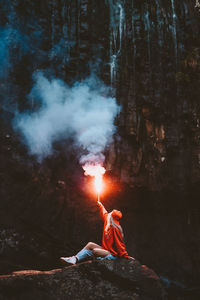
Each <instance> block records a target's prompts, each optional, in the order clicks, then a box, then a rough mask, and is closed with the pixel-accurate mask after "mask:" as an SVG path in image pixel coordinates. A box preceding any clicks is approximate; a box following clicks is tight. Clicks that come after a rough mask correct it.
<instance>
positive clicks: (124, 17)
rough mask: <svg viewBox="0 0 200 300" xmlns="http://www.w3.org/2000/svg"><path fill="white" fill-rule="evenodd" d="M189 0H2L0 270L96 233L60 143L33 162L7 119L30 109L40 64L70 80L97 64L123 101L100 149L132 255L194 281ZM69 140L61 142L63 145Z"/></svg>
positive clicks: (194, 95) (194, 91) (44, 258)
mask: <svg viewBox="0 0 200 300" xmlns="http://www.w3.org/2000/svg"><path fill="white" fill-rule="evenodd" d="M195 3H196V2H195V1H193V0H184V1H178V0H167V1H164V0H154V1H150V0H146V1H139V0H136V1H132V0H129V1H122V0H121V1H120V0H106V1H94V0H76V1H71V0H67V1H64V0H55V1H54V0H52V1H46V0H44V1H38V0H37V1H29V0H27V1H22V0H14V1H8V0H2V1H1V2H0V16H1V18H0V38H1V41H2V43H1V47H0V58H1V70H0V79H1V83H0V95H1V116H2V118H1V127H0V134H1V143H0V160H1V170H0V179H1V180H0V182H1V202H0V219H1V223H0V240H1V245H0V247H1V248H0V267H1V269H0V271H1V273H8V272H11V271H13V270H19V269H24V268H31V267H35V266H36V267H37V268H38V269H50V268H52V267H56V266H57V257H59V256H61V255H65V254H66V255H68V254H69V255H71V254H73V253H74V252H75V251H78V250H79V249H80V248H81V247H82V246H83V245H84V244H85V243H86V242H88V241H89V240H91V241H95V242H99V243H100V239H101V223H100V221H99V219H98V212H97V208H96V205H95V203H94V201H93V199H92V197H91V195H88V194H87V193H85V191H84V186H85V185H86V184H87V182H85V181H84V179H83V173H82V170H81V167H80V165H79V164H78V161H77V156H76V153H75V152H74V149H69V147H68V145H67V143H68V141H67V142H66V141H62V142H61V143H57V144H55V145H54V147H55V153H56V154H55V155H54V156H52V157H48V158H47V159H46V160H45V161H44V162H43V163H41V164H39V163H37V162H36V160H35V158H34V157H33V156H30V155H29V154H28V152H27V148H26V147H25V145H23V142H22V140H21V136H20V135H19V134H17V133H16V132H15V131H14V130H13V127H12V120H13V117H14V114H15V112H16V111H17V110H18V111H25V110H27V109H29V110H32V111H34V110H36V109H37V103H34V101H30V99H28V98H27V95H28V94H29V93H30V90H31V88H32V85H33V80H32V75H33V73H34V72H35V71H37V70H43V71H44V72H45V74H46V75H47V76H49V77H56V78H61V79H63V80H64V81H65V82H67V83H68V84H73V83H74V82H75V81H81V80H83V79H84V78H85V77H86V76H87V75H89V74H90V73H95V74H96V75H97V76H99V77H100V78H101V79H102V80H103V81H104V82H105V83H106V84H108V85H109V86H112V94H113V95H114V96H116V99H117V101H118V103H119V104H120V105H121V107H122V110H121V113H120V115H119V116H118V118H117V119H116V125H117V133H116V135H115V136H114V141H113V143H112V145H111V146H110V147H109V148H108V149H106V151H105V152H106V168H107V170H108V172H107V175H106V176H107V180H108V182H109V184H110V187H111V191H110V192H109V193H107V194H106V195H105V196H104V199H103V201H104V204H105V205H106V208H108V209H112V208H114V207H117V208H119V209H121V210H122V212H123V214H124V220H123V222H122V225H123V228H124V231H125V236H126V240H127V248H128V251H129V252H130V254H131V255H132V256H135V257H137V258H138V259H140V261H142V262H143V263H145V264H147V265H149V266H150V267H152V268H154V269H155V270H156V271H157V272H159V273H161V274H164V275H166V276H168V277H170V278H172V279H173V280H178V281H181V282H182V284H183V285H188V286H196V285H199V276H200V274H199V268H198V265H199V263H200V255H199V247H200V222H199V217H200V210H199V192H200V188H199V182H200V123H199V122H200V121H199V120H200V110H199V92H200V85H199V64H200V56H199V55H200V54H199V33H200V28H199V9H198V7H195ZM66 148H67V150H66Z"/></svg>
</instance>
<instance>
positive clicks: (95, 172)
mask: <svg viewBox="0 0 200 300" xmlns="http://www.w3.org/2000/svg"><path fill="white" fill-rule="evenodd" d="M83 170H84V171H85V173H84V174H85V175H86V176H88V175H89V176H94V185H95V188H96V191H97V194H98V197H99V195H100V193H101V190H102V186H103V178H102V177H103V174H104V173H105V172H106V170H105V168H104V167H102V166H101V165H99V164H98V165H90V164H85V165H84V166H83Z"/></svg>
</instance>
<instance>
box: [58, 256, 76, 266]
mask: <svg viewBox="0 0 200 300" xmlns="http://www.w3.org/2000/svg"><path fill="white" fill-rule="evenodd" d="M60 260H61V261H62V262H64V263H68V264H72V265H75V264H76V261H77V259H76V256H71V257H60Z"/></svg>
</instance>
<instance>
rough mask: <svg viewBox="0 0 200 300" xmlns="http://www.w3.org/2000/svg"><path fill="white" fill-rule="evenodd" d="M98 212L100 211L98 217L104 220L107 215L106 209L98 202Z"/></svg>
mask: <svg viewBox="0 0 200 300" xmlns="http://www.w3.org/2000/svg"><path fill="white" fill-rule="evenodd" d="M99 212H100V217H101V218H102V220H103V221H104V220H105V218H106V217H107V215H108V212H107V210H106V209H105V207H104V206H103V204H102V203H100V204H99Z"/></svg>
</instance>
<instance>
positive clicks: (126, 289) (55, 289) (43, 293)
mask: <svg viewBox="0 0 200 300" xmlns="http://www.w3.org/2000/svg"><path fill="white" fill-rule="evenodd" d="M36 298H37V299H38V300H39V299H49V300H54V299H56V300H61V299H63V300H64V299H116V300H117V299H124V300H125V299H127V300H128V299H132V300H140V299H141V300H142V299H143V300H151V299H152V300H153V299H158V300H159V299H160V300H162V299H166V292H165V290H164V288H163V286H162V284H161V282H160V279H159V277H158V276H157V275H156V274H155V272H154V271H153V270H151V269H149V268H148V267H146V266H144V265H141V264H140V263H139V262H138V261H132V260H127V259H121V260H119V261H108V260H103V261H94V262H85V263H81V264H78V265H75V266H70V267H65V268H63V269H55V270H51V271H34V270H27V271H18V272H14V273H12V274H11V275H7V276H6V275H5V276H1V277H0V299H2V300H11V299H16V300H17V299H20V300H26V299H36Z"/></svg>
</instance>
